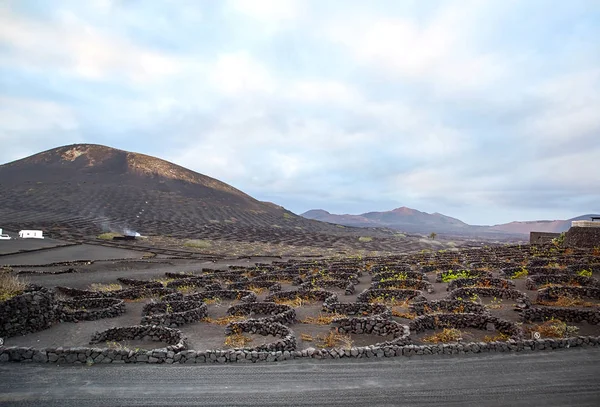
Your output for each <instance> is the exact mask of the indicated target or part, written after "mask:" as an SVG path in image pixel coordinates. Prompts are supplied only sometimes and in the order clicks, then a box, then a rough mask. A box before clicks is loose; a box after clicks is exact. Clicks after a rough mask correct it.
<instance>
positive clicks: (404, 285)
mask: <svg viewBox="0 0 600 407" xmlns="http://www.w3.org/2000/svg"><path fill="white" fill-rule="evenodd" d="M390 287H396V288H400V287H401V289H411V290H423V291H427V292H428V293H430V294H431V293H433V285H432V284H431V283H430V282H429V281H425V280H417V279H412V278H407V279H404V280H385V281H373V282H372V283H371V288H374V289H387V288H390Z"/></svg>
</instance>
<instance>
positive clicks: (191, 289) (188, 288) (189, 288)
mask: <svg viewBox="0 0 600 407" xmlns="http://www.w3.org/2000/svg"><path fill="white" fill-rule="evenodd" d="M199 289H200V288H199V287H196V286H195V285H180V286H179V287H176V288H175V290H177V291H179V292H180V293H182V294H190V293H195V292H196V291H198V290H199Z"/></svg>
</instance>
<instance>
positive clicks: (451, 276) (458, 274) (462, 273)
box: [442, 270, 472, 283]
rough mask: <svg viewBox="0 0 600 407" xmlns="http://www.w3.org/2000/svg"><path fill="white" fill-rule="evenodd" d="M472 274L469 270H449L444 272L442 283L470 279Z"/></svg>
mask: <svg viewBox="0 0 600 407" xmlns="http://www.w3.org/2000/svg"><path fill="white" fill-rule="evenodd" d="M470 277H472V276H471V273H469V271H468V270H456V271H454V270H448V271H444V272H442V283H449V282H450V281H452V280H456V279H457V278H470Z"/></svg>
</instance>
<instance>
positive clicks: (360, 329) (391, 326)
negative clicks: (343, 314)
mask: <svg viewBox="0 0 600 407" xmlns="http://www.w3.org/2000/svg"><path fill="white" fill-rule="evenodd" d="M332 325H333V326H335V327H337V330H338V332H340V333H351V334H370V335H377V336H390V335H391V336H392V337H393V338H394V339H392V340H390V341H385V342H382V343H379V344H376V346H384V345H407V344H409V343H410V338H409V334H410V330H409V329H408V327H407V326H406V325H402V324H399V323H398V322H396V321H393V320H391V319H388V318H380V317H366V318H336V319H335V320H333V323H332Z"/></svg>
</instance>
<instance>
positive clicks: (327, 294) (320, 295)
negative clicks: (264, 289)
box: [265, 290, 338, 304]
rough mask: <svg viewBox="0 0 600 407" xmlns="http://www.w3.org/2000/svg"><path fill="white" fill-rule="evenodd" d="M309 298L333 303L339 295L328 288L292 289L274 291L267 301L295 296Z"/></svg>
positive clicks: (288, 298) (290, 298)
mask: <svg viewBox="0 0 600 407" xmlns="http://www.w3.org/2000/svg"><path fill="white" fill-rule="evenodd" d="M298 297H300V298H307V299H311V300H316V301H322V302H323V303H325V304H333V303H335V302H338V298H337V295H336V294H335V293H332V292H331V291H326V290H307V291H302V290H292V291H280V292H277V293H273V294H271V295H268V296H267V298H265V301H266V302H275V301H276V300H278V299H281V300H284V299H285V300H293V299H295V298H298Z"/></svg>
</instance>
